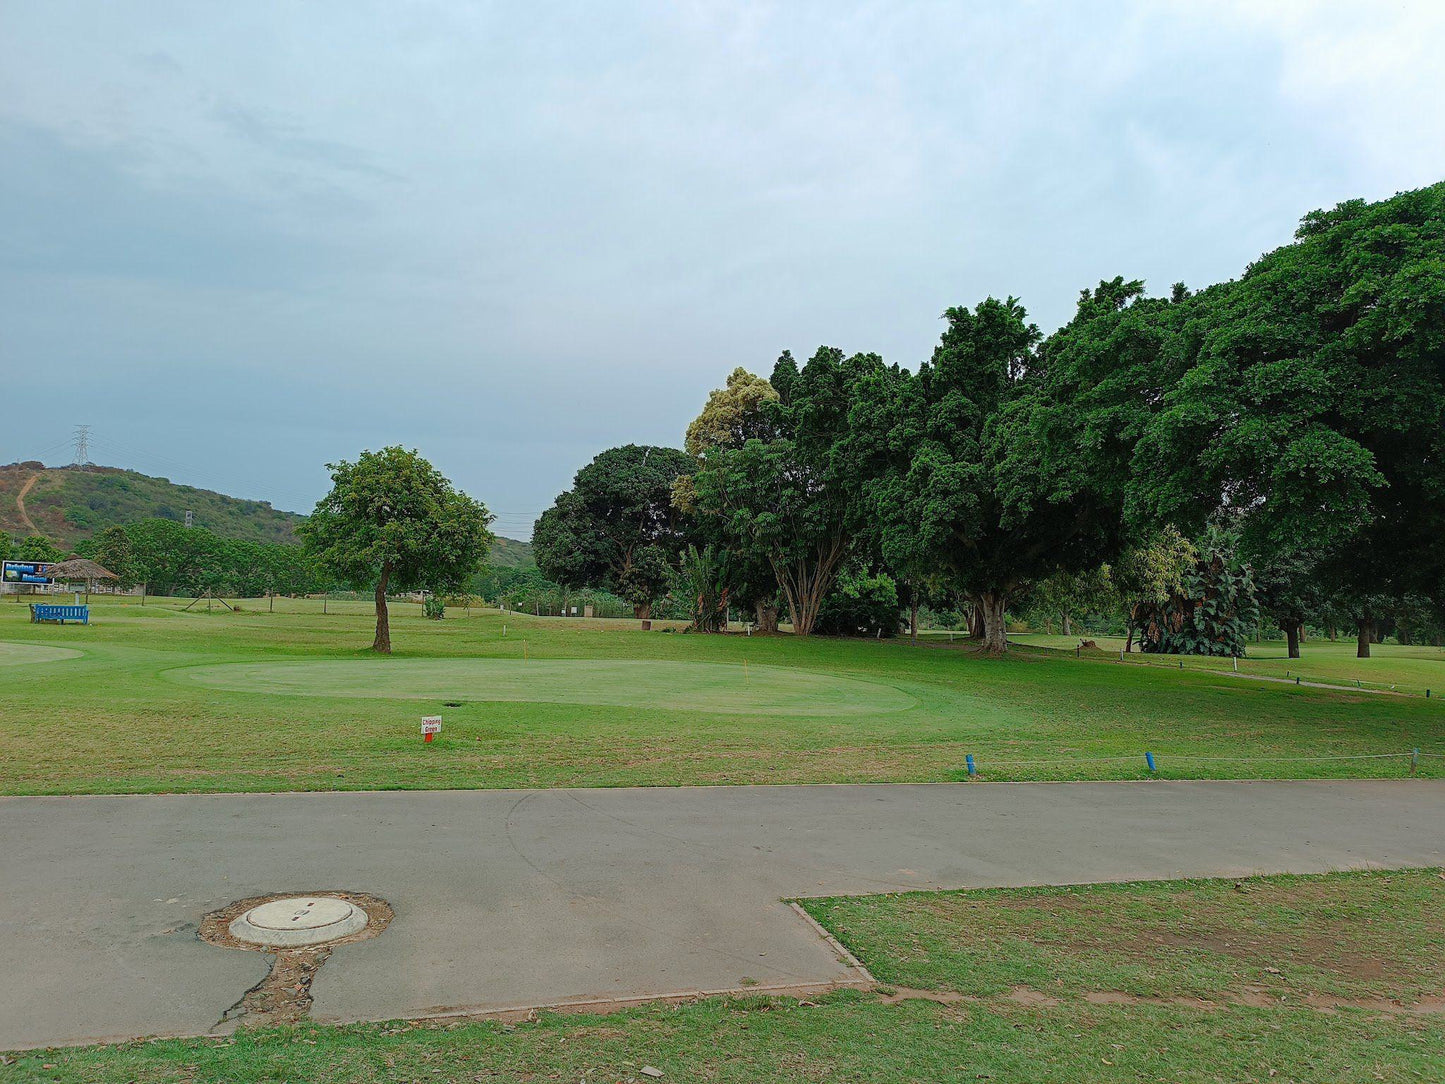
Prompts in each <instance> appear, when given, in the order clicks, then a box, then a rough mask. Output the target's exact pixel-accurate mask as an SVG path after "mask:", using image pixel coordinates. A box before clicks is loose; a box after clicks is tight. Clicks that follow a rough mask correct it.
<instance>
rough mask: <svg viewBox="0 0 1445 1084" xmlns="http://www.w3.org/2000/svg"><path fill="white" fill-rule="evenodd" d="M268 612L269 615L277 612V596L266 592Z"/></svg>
mask: <svg viewBox="0 0 1445 1084" xmlns="http://www.w3.org/2000/svg"><path fill="white" fill-rule="evenodd" d="M266 612H267V613H268V614H273V613H275V612H276V596H275V595H273V594H272V593H271V592H270V591H267V592H266Z"/></svg>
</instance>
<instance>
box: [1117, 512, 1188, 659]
mask: <svg viewBox="0 0 1445 1084" xmlns="http://www.w3.org/2000/svg"><path fill="white" fill-rule="evenodd" d="M1198 560H1199V552H1198V551H1197V550H1196V549H1195V548H1194V543H1192V542H1190V541H1189V539H1187V538H1185V537H1184V536H1183V535H1182V534H1181V533H1180V532H1179V529H1178V528H1177V527H1175V526H1173V525H1172V524H1171V525H1169V526H1166V527H1164V528H1163V529H1162V530H1160V531H1158V532H1156V533H1155V534H1153V535H1151V536H1149V537H1148V538H1145V539H1142V540H1140V541H1136V542H1134V543H1133V544H1132V545H1129V546H1126V547H1125V548H1124V549H1123V550H1122V551H1121V552H1120V554H1119V556H1118V558H1117V559H1116V560H1115V561H1114V563H1113V564H1112V565H1110V566H1109V582H1110V584H1112V585H1113V588H1114V591H1115V592H1116V594H1117V596H1118V602H1119V606H1120V609H1122V610H1123V612H1124V625H1125V629H1126V632H1127V636H1126V638H1125V641H1124V650H1125V651H1132V650H1133V648H1134V632H1135V630H1137V629H1138V628H1139V627H1140V621H1141V620H1142V618H1143V615H1144V613H1145V611H1147V610H1149V609H1151V608H1153V607H1162V606H1164V605H1165V604H1166V603H1167V602H1168V601H1169V600H1170V599H1171V598H1172V597H1174V596H1175V595H1177V594H1178V593H1179V592H1180V591H1181V590H1182V589H1183V586H1184V577H1185V575H1186V574H1187V573H1188V572H1189V571H1190V570H1192V569H1193V568H1194V567H1195V565H1196V564H1197V562H1198Z"/></svg>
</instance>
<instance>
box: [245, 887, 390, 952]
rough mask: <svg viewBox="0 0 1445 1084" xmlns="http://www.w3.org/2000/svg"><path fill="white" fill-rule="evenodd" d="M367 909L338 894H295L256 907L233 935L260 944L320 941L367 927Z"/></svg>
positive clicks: (314, 942) (334, 938)
mask: <svg viewBox="0 0 1445 1084" xmlns="http://www.w3.org/2000/svg"><path fill="white" fill-rule="evenodd" d="M366 921H367V919H366V912H365V911H363V910H362V909H361V908H360V907H357V906H356V905H355V904H354V903H350V902H348V901H347V900H339V899H337V898H336V897H335V896H292V897H290V898H289V899H284V900H272V901H271V902H270V903H263V904H261V905H260V906H259V907H253V908H251V909H250V910H249V911H247V912H246V913H245V914H243V915H241V916H240V917H239V918H237V919H236V920H235V921H233V922H232V923H231V936H232V937H234V938H236V939H237V940H238V941H251V942H253V943H255V944H258V945H319V944H321V943H322V942H323V941H335V940H336V939H337V938H338V937H346V936H347V935H348V934H353V933H356V932H357V931H358V930H363V929H365V928H366Z"/></svg>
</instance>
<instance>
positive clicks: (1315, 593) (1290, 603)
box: [1254, 557, 1324, 659]
mask: <svg viewBox="0 0 1445 1084" xmlns="http://www.w3.org/2000/svg"><path fill="white" fill-rule="evenodd" d="M1266 560H1268V559H1266ZM1320 582H1321V581H1320V574H1319V570H1318V568H1316V567H1315V565H1314V564H1313V563H1312V562H1310V561H1308V560H1306V559H1304V558H1301V557H1276V558H1275V559H1274V560H1272V561H1268V563H1267V564H1265V565H1264V566H1263V567H1262V568H1260V567H1257V568H1255V570H1254V583H1255V593H1256V595H1257V596H1258V598H1259V608H1260V610H1261V611H1262V612H1264V613H1266V614H1268V615H1269V616H1270V617H1271V618H1273V619H1274V621H1275V623H1276V624H1277V625H1278V626H1279V628H1280V631H1281V632H1283V633H1284V638H1285V644H1286V650H1287V652H1288V654H1289V657H1290V658H1291V659H1297V658H1299V657H1300V641H1301V639H1302V638H1303V636H1304V627H1305V621H1306V619H1307V618H1308V617H1309V616H1310V615H1311V614H1312V613H1316V614H1317V613H1320V612H1321V611H1322V610H1323V609H1324V598H1323V591H1322V590H1321V586H1320Z"/></svg>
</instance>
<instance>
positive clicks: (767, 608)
mask: <svg viewBox="0 0 1445 1084" xmlns="http://www.w3.org/2000/svg"><path fill="white" fill-rule="evenodd" d="M753 613H754V614H755V615H756V617H757V625H758V631H759V632H777V631H778V604H777V602H776V601H775V600H771V599H769V600H763V599H759V600H758V601H757V602H755V603H754V604H753Z"/></svg>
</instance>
